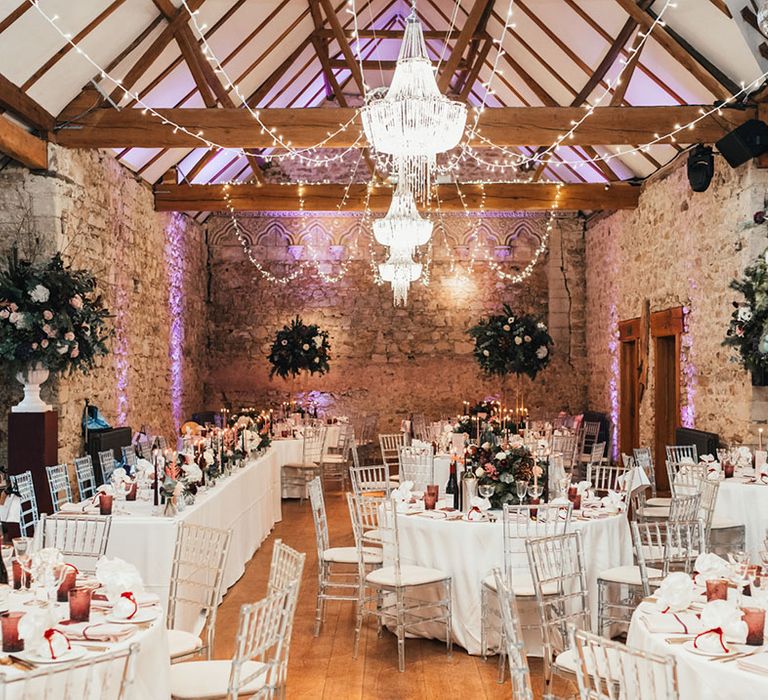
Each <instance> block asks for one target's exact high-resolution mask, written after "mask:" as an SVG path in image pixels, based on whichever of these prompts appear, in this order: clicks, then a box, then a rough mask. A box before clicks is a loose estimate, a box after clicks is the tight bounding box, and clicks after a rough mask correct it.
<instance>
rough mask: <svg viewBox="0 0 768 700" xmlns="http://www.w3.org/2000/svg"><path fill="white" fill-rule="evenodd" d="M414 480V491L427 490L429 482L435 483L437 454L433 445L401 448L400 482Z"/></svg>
mask: <svg viewBox="0 0 768 700" xmlns="http://www.w3.org/2000/svg"><path fill="white" fill-rule="evenodd" d="M404 481H412V482H413V490H414V491H426V489H427V484H434V483H435V455H434V454H433V453H432V445H428V446H426V447H414V446H412V445H409V446H403V447H401V448H400V483H403V482H404Z"/></svg>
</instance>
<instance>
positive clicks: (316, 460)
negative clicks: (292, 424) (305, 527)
mask: <svg viewBox="0 0 768 700" xmlns="http://www.w3.org/2000/svg"><path fill="white" fill-rule="evenodd" d="M327 433H328V431H327V430H326V428H325V426H318V427H312V426H305V427H304V437H303V440H302V455H301V462H299V463H293V462H291V463H288V464H286V465H284V466H283V469H282V488H283V494H284V495H285V491H286V490H287V489H295V490H298V491H299V502H300V503H303V502H304V499H305V498H306V497H307V487H308V485H309V482H310V481H312V479H314V478H315V477H316V476H322V467H321V462H322V460H323V454H324V450H325V439H326V435H327Z"/></svg>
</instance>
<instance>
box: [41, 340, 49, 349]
mask: <svg viewBox="0 0 768 700" xmlns="http://www.w3.org/2000/svg"><path fill="white" fill-rule="evenodd" d="M40 347H41V348H47V347H48V340H47V339H46V338H43V339H42V340H41V341H40Z"/></svg>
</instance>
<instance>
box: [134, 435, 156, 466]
mask: <svg viewBox="0 0 768 700" xmlns="http://www.w3.org/2000/svg"><path fill="white" fill-rule="evenodd" d="M136 456H137V457H141V458H142V459H147V460H149V459H152V438H150V437H149V436H148V435H147V436H145V437H143V438H139V440H138V441H137V442H136Z"/></svg>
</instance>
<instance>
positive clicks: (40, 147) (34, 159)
mask: <svg viewBox="0 0 768 700" xmlns="http://www.w3.org/2000/svg"><path fill="white" fill-rule="evenodd" d="M0 153H5V154H6V155H8V156H10V157H11V158H13V159H14V160H17V161H18V162H19V163H21V164H22V165H26V166H27V167H28V168H32V169H33V170H47V169H48V146H47V144H46V142H45V141H43V140H42V139H39V138H37V137H36V136H33V135H32V134H30V133H29V132H28V131H26V130H24V129H22V128H21V127H20V126H18V125H17V124H14V123H13V122H12V121H11V120H10V119H7V118H6V117H2V116H0Z"/></svg>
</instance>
